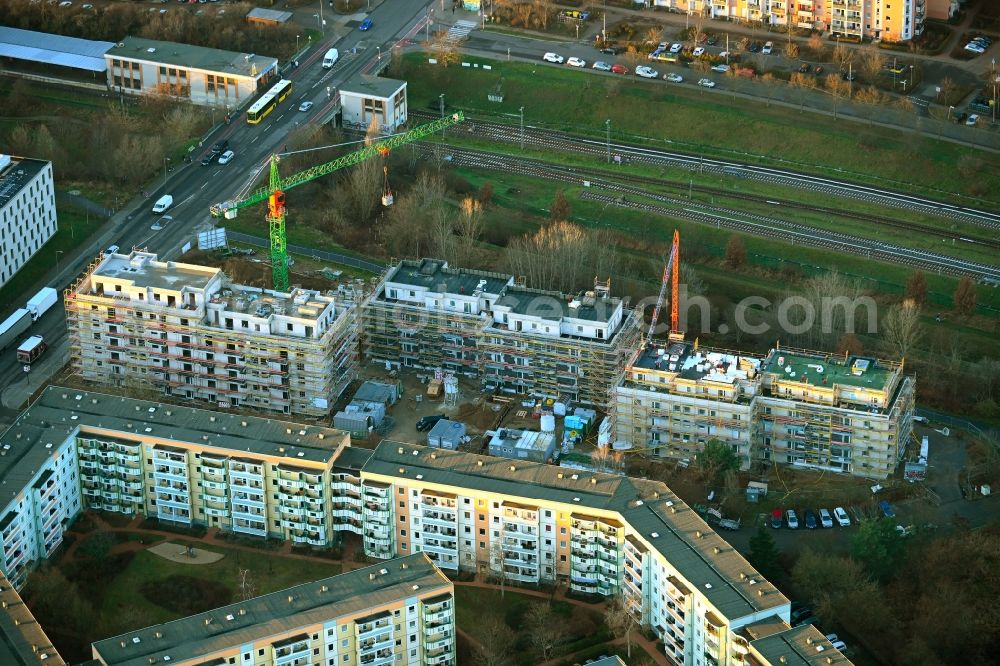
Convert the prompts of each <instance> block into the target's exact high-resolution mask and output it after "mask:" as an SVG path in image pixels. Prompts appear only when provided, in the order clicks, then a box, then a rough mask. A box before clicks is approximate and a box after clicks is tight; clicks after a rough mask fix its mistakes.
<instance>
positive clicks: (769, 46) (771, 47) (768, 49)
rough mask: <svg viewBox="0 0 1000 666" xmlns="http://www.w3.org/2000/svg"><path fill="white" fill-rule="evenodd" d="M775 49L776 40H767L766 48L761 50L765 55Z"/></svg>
mask: <svg viewBox="0 0 1000 666" xmlns="http://www.w3.org/2000/svg"><path fill="white" fill-rule="evenodd" d="M773 50H774V42H765V43H764V48H763V49H761V51H760V52H761V53H763V54H764V55H771V51H773Z"/></svg>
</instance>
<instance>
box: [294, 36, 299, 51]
mask: <svg viewBox="0 0 1000 666" xmlns="http://www.w3.org/2000/svg"><path fill="white" fill-rule="evenodd" d="M295 52H296V53H298V52H299V36H298V35H295Z"/></svg>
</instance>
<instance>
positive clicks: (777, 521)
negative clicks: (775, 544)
mask: <svg viewBox="0 0 1000 666" xmlns="http://www.w3.org/2000/svg"><path fill="white" fill-rule="evenodd" d="M771 527H773V528H774V529H776V530H778V529H781V509H775V510H774V511H772V512H771Z"/></svg>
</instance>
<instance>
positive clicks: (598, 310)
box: [497, 287, 622, 323]
mask: <svg viewBox="0 0 1000 666" xmlns="http://www.w3.org/2000/svg"><path fill="white" fill-rule="evenodd" d="M621 303H622V301H621V299H620V298H614V297H606V296H592V295H589V294H584V295H580V296H572V295H566V294H563V293H561V292H558V291H545V290H543V289H530V288H526V287H509V288H508V289H507V290H506V291H505V292H504V295H503V296H501V297H500V298H499V299H498V300H497V305H503V306H507V307H509V308H510V309H511V312H513V313H516V314H521V315H527V316H534V317H541V318H542V319H550V320H552V321H561V320H562V319H581V320H585V321H595V322H605V323H606V322H608V321H610V319H611V318H612V316H613V315H614V314H615V312H616V311H617V310H618V308H619V307H620V306H621Z"/></svg>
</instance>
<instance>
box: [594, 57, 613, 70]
mask: <svg viewBox="0 0 1000 666" xmlns="http://www.w3.org/2000/svg"><path fill="white" fill-rule="evenodd" d="M591 67H593V68H594V69H596V70H597V71H599V72H610V71H611V65H609V64H608V63H606V62H604V61H603V60H598V61H597V62H595V63H594V64H593V65H591Z"/></svg>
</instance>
